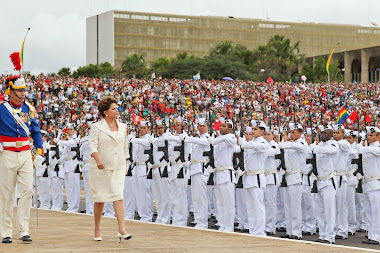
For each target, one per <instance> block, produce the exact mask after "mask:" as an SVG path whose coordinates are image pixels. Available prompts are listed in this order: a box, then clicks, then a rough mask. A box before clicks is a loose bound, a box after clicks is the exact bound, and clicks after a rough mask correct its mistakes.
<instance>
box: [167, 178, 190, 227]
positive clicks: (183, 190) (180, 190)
mask: <svg viewBox="0 0 380 253" xmlns="http://www.w3.org/2000/svg"><path fill="white" fill-rule="evenodd" d="M187 182H188V179H187V178H176V179H173V180H172V181H171V193H172V199H173V221H172V224H173V225H176V226H186V225H187V220H188V218H189V208H188V206H187V204H188V203H187Z"/></svg>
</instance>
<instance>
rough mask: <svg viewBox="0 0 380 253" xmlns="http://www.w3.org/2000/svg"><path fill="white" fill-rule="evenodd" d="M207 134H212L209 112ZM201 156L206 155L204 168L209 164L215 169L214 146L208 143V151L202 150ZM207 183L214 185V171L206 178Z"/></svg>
mask: <svg viewBox="0 0 380 253" xmlns="http://www.w3.org/2000/svg"><path fill="white" fill-rule="evenodd" d="M208 123H209V130H208V131H209V134H210V136H211V135H212V124H211V112H209V122H208ZM203 156H207V157H208V159H209V161H208V163H206V164H205V165H204V167H205V168H207V167H208V166H210V167H211V168H213V169H215V163H214V146H213V145H211V144H210V150H209V151H203ZM207 185H214V172H211V173H210V175H209V177H208V180H207Z"/></svg>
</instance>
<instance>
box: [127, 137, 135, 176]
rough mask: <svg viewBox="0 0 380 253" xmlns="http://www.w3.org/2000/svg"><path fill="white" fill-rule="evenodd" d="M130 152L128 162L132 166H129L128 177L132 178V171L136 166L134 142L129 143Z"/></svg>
mask: <svg viewBox="0 0 380 253" xmlns="http://www.w3.org/2000/svg"><path fill="white" fill-rule="evenodd" d="M128 150H129V158H128V160H129V161H130V163H131V164H130V165H129V168H128V172H127V176H128V177H131V176H132V170H133V167H134V165H133V158H132V152H133V146H132V142H130V143H129V145H128Z"/></svg>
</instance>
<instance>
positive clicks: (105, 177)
mask: <svg viewBox="0 0 380 253" xmlns="http://www.w3.org/2000/svg"><path fill="white" fill-rule="evenodd" d="M98 109H99V112H100V114H101V115H102V117H103V119H102V120H101V121H99V122H97V123H95V124H93V125H92V126H91V130H90V134H89V138H88V142H89V146H90V153H91V158H90V176H89V188H90V195H91V200H92V201H93V202H94V203H95V204H94V220H95V230H94V240H95V241H101V240H102V237H101V233H100V220H101V217H102V214H103V208H104V202H111V201H113V205H114V209H115V214H116V218H117V222H118V226H119V232H118V234H117V238H118V239H119V242H120V241H121V239H126V240H128V239H130V238H131V237H132V235H130V234H128V233H127V232H126V230H125V224H124V203H123V190H124V176H125V173H126V169H127V158H128V157H129V153H128V139H127V132H126V131H127V128H126V125H125V124H123V123H121V122H118V121H117V120H116V119H117V118H118V117H119V112H118V110H117V101H116V100H115V98H113V97H104V98H103V99H101V100H100V101H99V103H98Z"/></svg>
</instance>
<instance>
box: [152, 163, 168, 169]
mask: <svg viewBox="0 0 380 253" xmlns="http://www.w3.org/2000/svg"><path fill="white" fill-rule="evenodd" d="M163 166H165V164H164V163H160V164H156V165H153V167H152V169H154V170H155V169H157V168H160V167H163Z"/></svg>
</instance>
